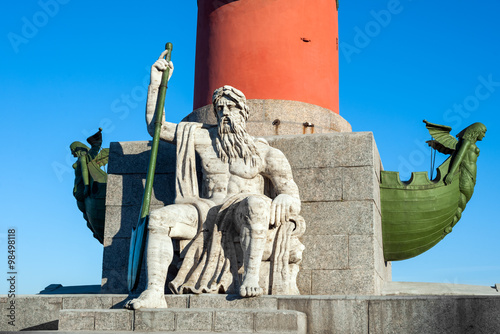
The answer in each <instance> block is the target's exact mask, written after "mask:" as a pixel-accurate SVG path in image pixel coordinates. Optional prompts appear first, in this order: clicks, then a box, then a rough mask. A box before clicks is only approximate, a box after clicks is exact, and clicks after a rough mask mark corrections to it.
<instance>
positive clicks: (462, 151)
mask: <svg viewBox="0 0 500 334" xmlns="http://www.w3.org/2000/svg"><path fill="white" fill-rule="evenodd" d="M459 145H460V147H459V148H458V152H457V153H456V155H455V156H454V157H453V160H452V161H451V167H450V169H449V171H448V174H446V176H445V178H444V183H445V184H451V183H452V182H453V176H454V175H455V173H456V172H457V170H458V168H459V167H460V165H461V164H462V162H463V161H464V158H465V155H466V154H467V151H468V150H469V149H470V146H471V142H470V140H467V139H463V140H461V142H460V144H459Z"/></svg>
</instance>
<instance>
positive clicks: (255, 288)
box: [240, 276, 262, 297]
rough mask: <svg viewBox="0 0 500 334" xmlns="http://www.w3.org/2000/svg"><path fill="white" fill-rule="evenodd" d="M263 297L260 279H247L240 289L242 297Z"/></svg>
mask: <svg viewBox="0 0 500 334" xmlns="http://www.w3.org/2000/svg"><path fill="white" fill-rule="evenodd" d="M260 295H262V288H261V287H260V286H259V277H248V276H247V277H246V278H245V279H244V280H243V284H242V285H241V287H240V296H241V297H257V296H260Z"/></svg>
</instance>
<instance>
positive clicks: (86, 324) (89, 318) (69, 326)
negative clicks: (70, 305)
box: [58, 310, 95, 331]
mask: <svg viewBox="0 0 500 334" xmlns="http://www.w3.org/2000/svg"><path fill="white" fill-rule="evenodd" d="M58 316H59V328H58V329H59V330H67V331H85V330H86V331H93V330H95V312H94V310H61V311H60V312H59V314H58Z"/></svg>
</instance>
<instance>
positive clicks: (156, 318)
mask: <svg viewBox="0 0 500 334" xmlns="http://www.w3.org/2000/svg"><path fill="white" fill-rule="evenodd" d="M173 330H175V313H174V312H172V311H170V312H169V311H167V310H162V309H144V310H138V311H136V312H135V318H134V331H144V332H157V331H173Z"/></svg>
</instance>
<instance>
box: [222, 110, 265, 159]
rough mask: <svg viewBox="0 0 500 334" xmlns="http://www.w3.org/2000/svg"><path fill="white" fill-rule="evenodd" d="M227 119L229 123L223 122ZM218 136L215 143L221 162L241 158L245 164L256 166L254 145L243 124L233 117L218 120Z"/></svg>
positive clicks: (257, 157) (256, 157)
mask: <svg viewBox="0 0 500 334" xmlns="http://www.w3.org/2000/svg"><path fill="white" fill-rule="evenodd" d="M225 119H227V120H229V122H225V121H224V120H225ZM218 134H219V136H218V137H217V139H216V141H215V146H216V150H217V155H218V156H219V158H220V159H221V160H222V161H223V162H229V163H231V161H232V160H233V159H235V158H241V159H243V160H244V161H245V164H247V163H249V162H250V166H252V167H254V166H256V165H257V161H258V159H259V156H258V154H257V148H256V147H255V143H254V141H253V139H252V137H250V135H249V134H248V132H247V131H246V129H245V127H244V126H243V123H242V122H241V121H239V120H236V119H235V118H233V117H229V116H225V117H222V118H221V119H220V120H219V124H218Z"/></svg>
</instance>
